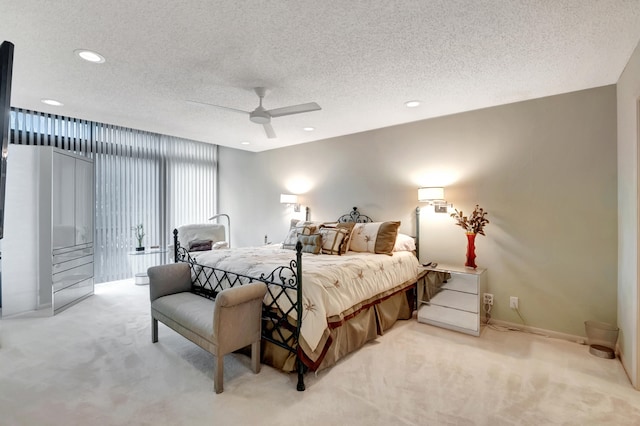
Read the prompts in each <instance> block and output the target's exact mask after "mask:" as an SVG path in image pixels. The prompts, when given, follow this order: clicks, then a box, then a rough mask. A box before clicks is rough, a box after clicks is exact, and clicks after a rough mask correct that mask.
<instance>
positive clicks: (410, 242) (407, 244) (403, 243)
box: [393, 232, 416, 251]
mask: <svg viewBox="0 0 640 426" xmlns="http://www.w3.org/2000/svg"><path fill="white" fill-rule="evenodd" d="M393 251H416V240H414V239H413V237H410V236H409V235H407V234H401V233H399V232H398V236H397V237H396V243H395V245H394V246H393Z"/></svg>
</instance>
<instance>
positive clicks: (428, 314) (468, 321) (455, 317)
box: [418, 305, 478, 334]
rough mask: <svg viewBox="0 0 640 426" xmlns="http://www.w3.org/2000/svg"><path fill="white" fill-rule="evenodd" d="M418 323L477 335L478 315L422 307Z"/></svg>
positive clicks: (442, 308) (434, 307) (449, 309)
mask: <svg viewBox="0 0 640 426" xmlns="http://www.w3.org/2000/svg"><path fill="white" fill-rule="evenodd" d="M418 321H419V322H422V323H425V324H431V325H436V326H439V327H446V328H453V329H454V330H457V331H462V332H466V333H472V334H477V333H478V315H476V314H472V313H471V312H464V311H458V310H456V309H451V308H445V307H443V306H436V305H431V306H427V305H424V306H422V307H421V308H420V310H419V311H418Z"/></svg>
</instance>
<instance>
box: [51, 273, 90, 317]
mask: <svg viewBox="0 0 640 426" xmlns="http://www.w3.org/2000/svg"><path fill="white" fill-rule="evenodd" d="M90 294H93V278H89V279H88V280H84V281H81V282H79V283H76V284H74V285H72V286H70V287H67V288H64V289H62V290H59V291H56V292H54V293H53V311H54V312H59V311H60V310H61V309H64V308H66V307H68V306H71V305H72V304H73V303H74V302H76V301H78V300H80V299H82V298H84V297H86V296H88V295H90Z"/></svg>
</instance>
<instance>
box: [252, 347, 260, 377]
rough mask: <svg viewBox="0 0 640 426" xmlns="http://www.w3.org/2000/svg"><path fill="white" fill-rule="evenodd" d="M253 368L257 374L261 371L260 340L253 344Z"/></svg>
mask: <svg viewBox="0 0 640 426" xmlns="http://www.w3.org/2000/svg"><path fill="white" fill-rule="evenodd" d="M251 369H252V370H253V372H254V373H256V374H257V373H259V372H260V340H258V341H257V342H253V343H252V344H251Z"/></svg>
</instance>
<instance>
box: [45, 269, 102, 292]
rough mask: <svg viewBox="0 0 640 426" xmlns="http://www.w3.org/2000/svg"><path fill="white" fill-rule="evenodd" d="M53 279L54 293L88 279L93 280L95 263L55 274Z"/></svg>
mask: <svg viewBox="0 0 640 426" xmlns="http://www.w3.org/2000/svg"><path fill="white" fill-rule="evenodd" d="M52 278H53V291H54V292H55V291H58V290H61V289H63V288H66V287H69V286H72V285H74V284H76V283H79V282H80V281H84V280H86V279H88V278H93V262H90V263H86V264H84V265H81V266H78V267H75V268H71V269H67V270H64V271H60V272H58V273H54V274H53V275H52Z"/></svg>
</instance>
